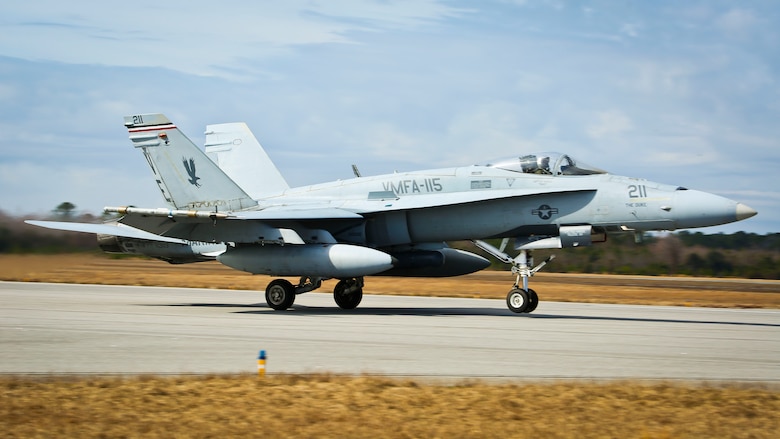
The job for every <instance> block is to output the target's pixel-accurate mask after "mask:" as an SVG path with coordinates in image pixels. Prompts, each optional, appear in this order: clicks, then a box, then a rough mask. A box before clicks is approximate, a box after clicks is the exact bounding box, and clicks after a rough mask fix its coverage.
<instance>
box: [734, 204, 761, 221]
mask: <svg viewBox="0 0 780 439" xmlns="http://www.w3.org/2000/svg"><path fill="white" fill-rule="evenodd" d="M757 213H758V212H756V210H755V209H753V208H752V207H750V206H748V205H745V204H742V203H737V221H742V220H743V219H748V218H750V217H751V216H755V215H756V214H757Z"/></svg>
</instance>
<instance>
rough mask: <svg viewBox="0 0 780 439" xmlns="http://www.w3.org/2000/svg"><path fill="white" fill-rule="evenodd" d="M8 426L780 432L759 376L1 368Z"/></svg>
mask: <svg viewBox="0 0 780 439" xmlns="http://www.w3.org/2000/svg"><path fill="white" fill-rule="evenodd" d="M0 391H2V394H3V396H2V398H1V399H0V431H2V432H3V436H5V437H20V438H21V437H24V438H31V437H47V438H50V437H79V438H89V437H238V436H244V437H271V438H273V437H343V438H350V437H354V438H365V437H372V438H410V437H430V438H434V437H441V438H455V437H500V438H504V437H534V438H537V437H544V438H597V437H598V438H601V437H616V438H617V437H619V438H703V437H735V438H738V437H744V438H775V437H777V434H778V432H780V393H778V391H777V389H771V388H768V387H757V386H715V385H683V384H636V383H609V384H598V383H549V384H504V385H486V384H482V383H468V382H464V383H460V384H454V385H442V384H424V383H419V382H415V381H410V380H392V379H386V378H375V377H355V378H348V377H338V376H328V375H316V376H273V377H266V378H265V379H258V378H256V377H253V376H238V377H235V376H234V377H227V376H209V377H198V378H196V377H175V378H157V377H137V378H87V379H78V380H76V379H67V378H47V379H19V378H3V379H0Z"/></svg>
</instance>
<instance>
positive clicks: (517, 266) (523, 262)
mask: <svg viewBox="0 0 780 439" xmlns="http://www.w3.org/2000/svg"><path fill="white" fill-rule="evenodd" d="M471 242H473V243H474V245H476V246H477V247H479V248H480V249H482V250H484V251H485V252H487V253H489V254H490V255H491V256H493V257H495V258H496V259H498V260H499V261H501V262H503V263H505V264H509V265H511V266H512V273H513V274H515V275H516V276H517V277H516V278H515V283H514V285H513V286H512V289H511V290H510V291H509V293H508V294H507V296H506V305H507V307H508V308H509V310H510V311H513V312H516V313H530V312H533V311H534V310H535V309H536V306H537V305H538V304H539V296H538V295H537V294H536V292H535V291H534V290H532V289H530V288H528V279H529V278H530V277H531V276H533V275H534V274H536V272H537V271H539V270H541V269H542V267H544V266H545V265H547V263H548V262H550V261H552V260H553V259H555V255H550V256H549V257H548V258H547V259H545V260H544V261H542V262H541V263H540V264H539V265H537V266H535V267H533V268H531V267H532V266H533V264H534V258H533V253H532V252H531V250H524V249H521V250H520V254H518V255H517V257H514V258H513V257H511V256H509V255H508V254H506V253H505V252H504V249H505V248H506V245H507V243H508V242H509V238H504V240H503V241H501V247H500V248H496V247H494V246H492V245H490V244H488V243H487V242H485V241H480V240H478V239H475V240H472V241H471ZM521 281H522V288H521V287H520V283H521Z"/></svg>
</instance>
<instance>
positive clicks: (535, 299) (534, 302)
mask: <svg viewBox="0 0 780 439" xmlns="http://www.w3.org/2000/svg"><path fill="white" fill-rule="evenodd" d="M527 293H528V308H526V309H525V312H527V313H530V312H534V310H535V309H536V307H537V306H539V296H538V295H537V294H536V291H534V290H532V289H530V288H529V289H528V291H527Z"/></svg>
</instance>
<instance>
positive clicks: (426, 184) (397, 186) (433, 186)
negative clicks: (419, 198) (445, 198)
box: [382, 178, 444, 195]
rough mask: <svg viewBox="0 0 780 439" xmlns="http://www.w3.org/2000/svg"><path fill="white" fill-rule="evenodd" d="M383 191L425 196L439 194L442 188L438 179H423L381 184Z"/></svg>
mask: <svg viewBox="0 0 780 439" xmlns="http://www.w3.org/2000/svg"><path fill="white" fill-rule="evenodd" d="M382 188H383V189H384V190H385V191H388V192H390V191H392V192H394V193H395V194H396V195H404V194H425V193H431V192H441V191H442V190H443V189H444V187H443V186H442V185H441V179H440V178H423V179H419V180H398V181H387V182H384V183H382Z"/></svg>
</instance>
